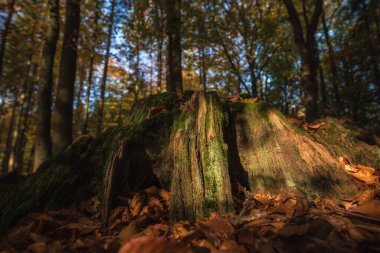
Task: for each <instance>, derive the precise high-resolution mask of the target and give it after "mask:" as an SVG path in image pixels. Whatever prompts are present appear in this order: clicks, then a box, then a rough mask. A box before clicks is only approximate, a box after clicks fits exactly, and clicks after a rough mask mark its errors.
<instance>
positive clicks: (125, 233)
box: [117, 220, 139, 241]
mask: <svg viewBox="0 0 380 253" xmlns="http://www.w3.org/2000/svg"><path fill="white" fill-rule="evenodd" d="M138 232H139V231H138V229H137V221H136V220H132V221H131V222H129V224H128V225H127V226H125V227H124V228H122V230H121V231H120V233H119V235H118V236H117V237H118V238H119V239H120V240H122V241H127V240H129V239H131V238H132V237H133V236H135V235H136V234H137V233H138Z"/></svg>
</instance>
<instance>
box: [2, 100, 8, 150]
mask: <svg viewBox="0 0 380 253" xmlns="http://www.w3.org/2000/svg"><path fill="white" fill-rule="evenodd" d="M7 99H8V97H7V95H4V96H2V100H1V105H0V143H3V142H2V141H3V132H4V127H5V112H6V101H7Z"/></svg>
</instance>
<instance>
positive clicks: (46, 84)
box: [33, 0, 59, 170]
mask: <svg viewBox="0 0 380 253" xmlns="http://www.w3.org/2000/svg"><path fill="white" fill-rule="evenodd" d="M58 37H59V0H49V26H48V31H47V35H46V39H45V43H44V47H43V50H42V58H41V63H40V73H39V90H38V94H37V113H36V122H37V124H36V139H35V153H34V165H33V168H34V170H36V169H37V168H38V167H39V166H40V165H41V163H42V162H43V161H44V160H46V159H47V158H48V157H50V156H51V154H52V141H51V109H52V89H53V69H54V59H55V54H56V49H57V41H58Z"/></svg>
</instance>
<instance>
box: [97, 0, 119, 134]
mask: <svg viewBox="0 0 380 253" xmlns="http://www.w3.org/2000/svg"><path fill="white" fill-rule="evenodd" d="M115 5H116V0H113V1H112V5H111V14H110V20H109V22H110V23H109V26H108V37H107V48H106V56H105V58H104V68H103V77H102V83H101V85H100V102H99V111H98V113H99V115H98V123H97V133H100V132H101V131H102V128H103V120H104V99H105V98H104V96H105V92H106V84H107V74H108V61H109V58H110V50H111V44H112V33H113V26H114V15H115Z"/></svg>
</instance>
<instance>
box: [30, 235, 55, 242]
mask: <svg viewBox="0 0 380 253" xmlns="http://www.w3.org/2000/svg"><path fill="white" fill-rule="evenodd" d="M30 238H31V239H32V240H33V241H34V242H35V243H40V242H44V243H46V242H49V241H51V240H52V239H51V238H50V237H48V236H45V235H40V234H37V233H30Z"/></svg>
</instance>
